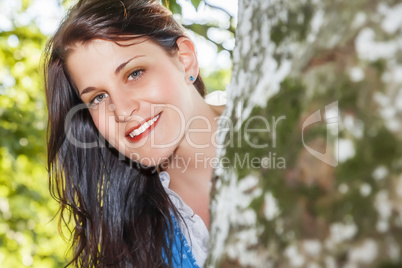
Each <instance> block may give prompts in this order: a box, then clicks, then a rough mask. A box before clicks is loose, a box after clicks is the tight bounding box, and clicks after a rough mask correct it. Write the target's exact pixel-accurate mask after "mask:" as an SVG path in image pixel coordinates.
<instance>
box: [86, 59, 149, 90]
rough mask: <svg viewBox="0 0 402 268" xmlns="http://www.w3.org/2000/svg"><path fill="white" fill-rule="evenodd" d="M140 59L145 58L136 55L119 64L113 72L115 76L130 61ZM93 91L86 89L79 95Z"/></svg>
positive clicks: (91, 88) (92, 88)
mask: <svg viewBox="0 0 402 268" xmlns="http://www.w3.org/2000/svg"><path fill="white" fill-rule="evenodd" d="M141 57H145V55H137V56H135V57H132V58H131V59H129V60H127V61H125V62H123V63H122V64H120V65H119V66H117V68H116V70H115V71H114V74H115V75H118V74H119V72H120V71H121V70H122V69H123V68H124V67H125V66H126V65H127V64H128V63H129V62H130V61H132V60H134V59H136V58H141ZM93 90H95V87H86V88H85V89H84V90H83V91H82V92H81V93H80V96H82V95H84V94H87V93H89V92H91V91H93Z"/></svg>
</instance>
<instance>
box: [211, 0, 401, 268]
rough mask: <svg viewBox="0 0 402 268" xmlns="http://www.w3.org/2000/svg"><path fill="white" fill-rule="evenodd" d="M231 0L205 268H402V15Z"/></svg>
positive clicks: (394, 9)
mask: <svg viewBox="0 0 402 268" xmlns="http://www.w3.org/2000/svg"><path fill="white" fill-rule="evenodd" d="M398 2H400V1H379V0H377V1H373V0H356V1H351V0H348V1H343V0H342V1H323V0H311V1H310V0H305V1H291V0H282V1H280V0H239V22H238V28H237V32H236V47H235V50H234V53H233V54H234V59H233V60H234V67H233V75H232V77H233V78H232V82H231V84H230V87H229V89H228V104H227V108H226V110H225V113H224V115H223V116H222V118H221V122H220V127H221V130H222V131H221V132H220V133H219V136H218V137H219V140H220V144H221V145H222V148H220V149H219V150H218V156H219V158H220V164H219V165H218V167H217V168H216V170H215V175H216V177H217V179H216V181H215V183H214V187H213V192H212V198H211V230H210V234H211V239H210V241H211V244H210V256H209V258H208V260H207V264H206V267H402V253H401V250H402V248H401V247H402V175H401V174H402V172H401V171H402V127H401V126H402V123H401V122H402V120H401V119H402V90H401V89H402V37H401V36H402V35H401V33H402V19H401V16H400V14H402V4H400V3H398Z"/></svg>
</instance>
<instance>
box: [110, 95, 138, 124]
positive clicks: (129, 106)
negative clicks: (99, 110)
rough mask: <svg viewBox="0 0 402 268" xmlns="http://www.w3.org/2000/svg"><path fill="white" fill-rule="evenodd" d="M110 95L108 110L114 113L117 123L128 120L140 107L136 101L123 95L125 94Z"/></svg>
mask: <svg viewBox="0 0 402 268" xmlns="http://www.w3.org/2000/svg"><path fill="white" fill-rule="evenodd" d="M111 97H112V102H111V103H110V105H109V110H111V111H112V112H113V113H114V118H115V121H116V122H117V123H120V122H126V121H129V120H130V118H131V117H132V116H133V115H134V114H135V112H136V111H137V110H138V109H139V107H140V105H139V102H138V101H136V100H133V99H131V98H129V97H127V96H125V94H120V95H116V96H111Z"/></svg>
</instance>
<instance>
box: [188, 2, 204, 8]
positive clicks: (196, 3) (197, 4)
mask: <svg viewBox="0 0 402 268" xmlns="http://www.w3.org/2000/svg"><path fill="white" fill-rule="evenodd" d="M201 1H202V0H191V4H193V6H194V7H195V9H198V6H199V5H200V3H201Z"/></svg>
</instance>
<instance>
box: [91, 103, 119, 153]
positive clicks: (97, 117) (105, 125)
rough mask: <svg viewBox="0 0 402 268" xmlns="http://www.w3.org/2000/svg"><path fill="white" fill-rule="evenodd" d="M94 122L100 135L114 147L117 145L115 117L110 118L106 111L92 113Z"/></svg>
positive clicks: (100, 110)
mask: <svg viewBox="0 0 402 268" xmlns="http://www.w3.org/2000/svg"><path fill="white" fill-rule="evenodd" d="M91 116H92V120H93V122H94V124H95V126H96V128H97V129H98V131H99V133H100V134H101V135H102V136H103V137H104V138H105V139H106V140H107V141H108V142H109V143H110V144H111V145H112V146H115V145H116V139H115V138H116V135H115V132H116V131H115V124H114V122H115V121H114V117H113V116H110V115H109V116H108V115H107V113H106V112H105V110H104V109H99V110H95V111H91Z"/></svg>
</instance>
